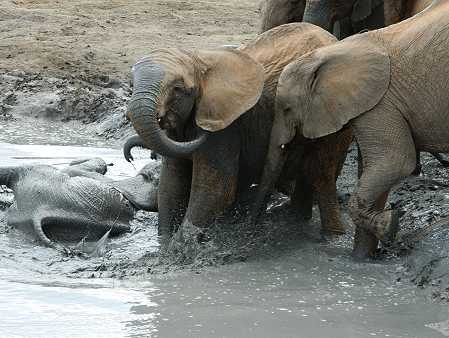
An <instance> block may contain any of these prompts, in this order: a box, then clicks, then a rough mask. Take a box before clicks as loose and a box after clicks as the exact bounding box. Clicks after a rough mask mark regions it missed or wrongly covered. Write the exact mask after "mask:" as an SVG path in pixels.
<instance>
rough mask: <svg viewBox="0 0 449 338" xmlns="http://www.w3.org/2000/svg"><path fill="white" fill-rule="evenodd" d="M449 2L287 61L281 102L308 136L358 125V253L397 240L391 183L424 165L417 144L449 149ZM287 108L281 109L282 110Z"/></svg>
mask: <svg viewBox="0 0 449 338" xmlns="http://www.w3.org/2000/svg"><path fill="white" fill-rule="evenodd" d="M448 13H449V1H448V0H444V1H434V3H433V4H432V6H431V7H430V8H427V9H426V10H425V11H423V12H421V13H420V14H418V15H416V16H414V17H413V18H410V19H408V20H406V21H403V22H401V23H398V24H396V25H393V26H389V27H387V28H383V29H380V30H377V31H371V32H368V33H364V34H358V35H356V36H353V37H350V38H347V39H345V40H343V41H341V42H337V43H335V44H332V45H330V46H326V47H323V48H320V49H317V50H315V51H313V52H311V53H308V54H307V55H304V56H302V57H300V58H299V59H298V60H297V61H295V62H293V63H291V64H290V65H289V66H287V67H286V68H285V69H284V71H283V73H282V76H281V78H280V80H279V82H280V84H279V86H278V93H277V95H278V99H279V100H280V101H282V102H283V103H282V105H281V106H280V107H279V108H280V109H281V111H282V114H283V115H284V116H290V117H292V118H289V120H292V121H294V122H295V123H294V125H293V126H292V125H290V126H289V127H288V129H289V131H291V130H293V129H294V128H297V129H298V130H299V131H300V132H301V134H302V135H304V136H305V137H307V138H310V139H319V138H321V137H326V136H328V135H332V134H333V133H336V132H341V130H342V128H344V127H345V126H349V127H351V128H352V130H353V132H354V135H355V138H356V140H357V143H358V145H359V147H360V151H361V154H362V160H363V168H364V170H363V173H362V176H361V178H360V180H359V182H358V187H357V189H356V192H355V193H354V194H353V195H352V197H351V200H350V208H349V209H350V215H351V217H352V219H353V220H354V223H355V224H356V225H357V231H356V238H355V247H354V255H355V256H356V257H365V256H372V255H373V254H374V251H375V249H376V247H377V244H378V240H382V241H387V242H388V241H391V240H393V239H394V237H395V235H396V233H397V230H398V223H399V217H398V212H397V211H395V210H384V205H385V200H386V197H387V196H388V192H389V190H390V189H391V188H392V187H393V186H394V185H395V184H397V183H398V182H400V181H401V180H402V179H403V178H404V177H406V176H408V175H410V174H411V173H412V171H413V170H414V168H415V166H416V150H418V151H428V152H447V151H449V114H448V107H449V96H448V95H447V91H448V83H449V75H448V73H447V71H446V69H447V68H448V66H449V61H448V60H449V59H448V57H447V52H448V50H449V30H448V27H449V16H448ZM278 113H279V112H278Z"/></svg>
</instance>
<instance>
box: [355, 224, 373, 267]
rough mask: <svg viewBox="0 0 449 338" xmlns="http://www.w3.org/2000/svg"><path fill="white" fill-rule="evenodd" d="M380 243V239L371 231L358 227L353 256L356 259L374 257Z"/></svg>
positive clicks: (363, 259) (362, 259)
mask: <svg viewBox="0 0 449 338" xmlns="http://www.w3.org/2000/svg"><path fill="white" fill-rule="evenodd" d="M378 244H379V240H378V239H377V238H376V236H374V235H373V234H372V233H371V232H370V231H368V230H366V229H364V228H362V227H357V228H356V230H355V235H354V248H353V250H352V254H351V255H352V258H353V259H354V260H356V261H365V260H367V259H372V258H374V256H375V254H376V250H377V246H378Z"/></svg>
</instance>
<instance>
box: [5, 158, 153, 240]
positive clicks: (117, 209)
mask: <svg viewBox="0 0 449 338" xmlns="http://www.w3.org/2000/svg"><path fill="white" fill-rule="evenodd" d="M105 168H106V163H104V161H103V160H101V159H92V160H82V161H76V162H74V163H73V165H71V166H69V167H67V168H65V169H62V170H58V169H56V168H54V167H52V166H48V165H33V166H23V167H2V168H0V184H3V185H6V186H7V187H9V188H10V189H12V190H13V193H14V198H15V202H14V204H13V205H12V206H11V207H10V209H9V210H8V216H7V220H8V224H9V225H11V226H14V227H17V228H20V229H22V230H24V231H26V232H32V233H34V234H35V235H36V236H37V238H38V239H39V240H40V241H41V242H43V244H45V245H47V246H50V247H55V248H58V247H59V245H58V244H56V243H55V242H54V240H53V238H54V239H62V240H69V241H73V240H80V239H82V238H84V237H86V238H88V239H98V238H100V237H101V236H103V235H104V234H105V233H106V232H107V231H109V230H111V234H112V235H118V234H121V233H123V232H127V231H129V230H130V227H129V221H130V220H131V219H132V218H133V216H134V214H135V212H136V211H137V210H139V209H145V210H151V211H155V210H157V205H156V203H155V202H156V200H155V197H151V195H154V196H155V194H156V192H155V191H156V188H155V187H156V184H157V183H156V179H155V178H154V174H153V173H152V172H151V170H153V168H152V167H151V168H150V167H144V168H143V169H142V170H141V171H140V172H139V174H138V175H137V176H136V177H133V178H129V179H125V180H122V181H113V180H111V179H109V178H107V177H105V176H103V174H104V173H105ZM150 169H151V170H150Z"/></svg>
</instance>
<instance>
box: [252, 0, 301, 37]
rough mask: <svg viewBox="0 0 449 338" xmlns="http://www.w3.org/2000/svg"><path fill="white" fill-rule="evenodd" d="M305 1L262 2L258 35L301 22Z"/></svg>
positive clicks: (272, 0) (269, 0)
mask: <svg viewBox="0 0 449 338" xmlns="http://www.w3.org/2000/svg"><path fill="white" fill-rule="evenodd" d="M305 7H306V0H263V1H262V2H261V3H260V13H261V14H260V16H261V23H260V33H263V32H265V31H267V30H269V29H271V28H274V27H277V26H280V25H284V24H286V23H291V22H301V21H302V16H303V14H304V8H305Z"/></svg>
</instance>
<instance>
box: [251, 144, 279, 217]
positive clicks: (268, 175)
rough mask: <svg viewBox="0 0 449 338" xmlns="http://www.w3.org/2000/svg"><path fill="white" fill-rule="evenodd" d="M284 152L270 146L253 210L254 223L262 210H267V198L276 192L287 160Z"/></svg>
mask: <svg viewBox="0 0 449 338" xmlns="http://www.w3.org/2000/svg"><path fill="white" fill-rule="evenodd" d="M283 152H284V150H282V149H281V148H280V147H278V146H276V147H273V146H271V145H270V149H269V152H268V155H267V161H266V163H265V166H264V170H263V174H262V178H261V181H260V183H259V186H258V187H257V193H256V200H255V201H254V204H253V207H252V210H251V220H252V222H254V223H256V222H257V220H258V218H259V216H260V214H261V212H262V210H263V209H264V208H265V203H266V199H267V196H268V195H269V194H270V193H271V192H272V191H273V190H274V188H275V185H276V182H277V181H278V179H279V177H280V175H281V172H282V169H283V167H284V163H285V160H286V156H285V154H283Z"/></svg>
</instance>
